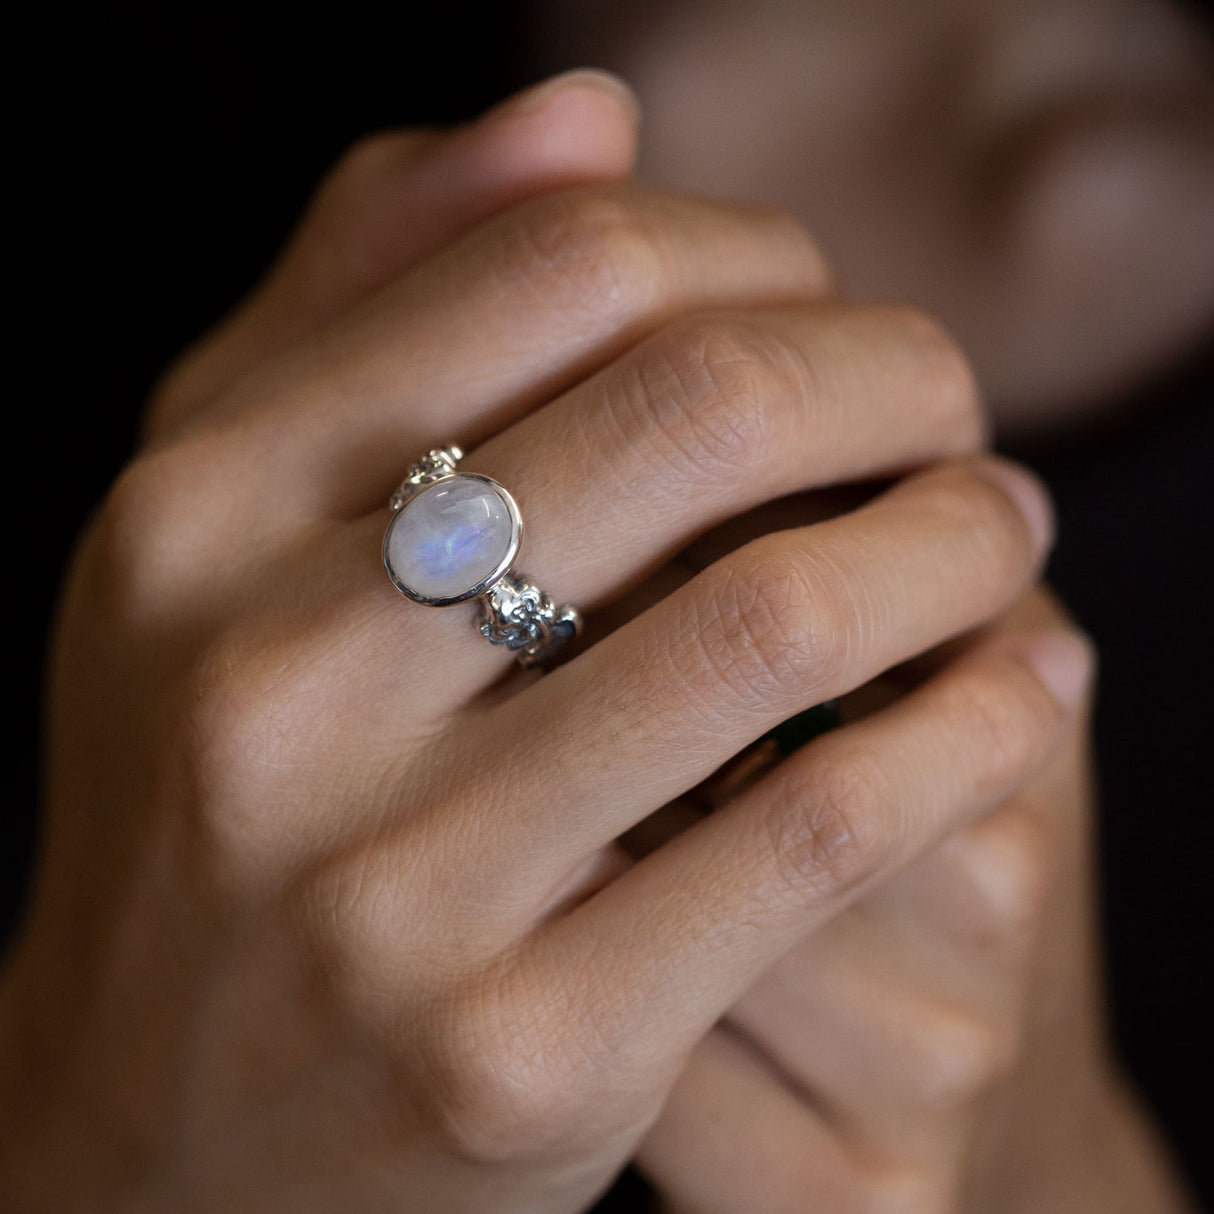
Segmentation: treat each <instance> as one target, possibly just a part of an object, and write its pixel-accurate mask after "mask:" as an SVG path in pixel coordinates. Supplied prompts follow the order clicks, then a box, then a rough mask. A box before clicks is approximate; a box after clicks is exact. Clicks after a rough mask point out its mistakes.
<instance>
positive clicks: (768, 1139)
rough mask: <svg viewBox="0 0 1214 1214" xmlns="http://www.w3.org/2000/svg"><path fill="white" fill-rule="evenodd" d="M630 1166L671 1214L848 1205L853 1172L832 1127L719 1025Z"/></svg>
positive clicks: (757, 1213)
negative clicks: (636, 1168)
mask: <svg viewBox="0 0 1214 1214" xmlns="http://www.w3.org/2000/svg"><path fill="white" fill-rule="evenodd" d="M637 1162H638V1164H639V1165H640V1167H641V1170H642V1171H643V1172H644V1173H645V1175H646V1176H647V1177H648V1178H649V1179H650V1180H651V1181H652V1182H653V1184H654V1185H655V1186H656V1187H657V1189H658V1190H659V1192H660V1193H661V1194H662V1196H663V1198H664V1200H665V1203H666V1204H665V1205H664V1206H663V1208H664V1209H668V1210H670V1211H671V1212H672V1214H684V1212H686V1214H691V1212H692V1211H694V1212H695V1214H739V1211H746V1214H776V1212H777V1211H786V1210H823V1211H827V1210H830V1211H836V1210H850V1209H854V1208H856V1190H857V1188H858V1187H859V1186H858V1185H857V1181H856V1178H855V1166H854V1164H853V1162H852V1160H851V1159H850V1158H849V1157H848V1154H847V1152H846V1150H845V1148H844V1146H843V1145H842V1144H841V1142H840V1141H839V1139H838V1138H837V1137H836V1135H835V1134H834V1132H833V1130H832V1129H831V1128H830V1127H829V1126H828V1125H827V1124H825V1123H824V1122H823V1121H822V1120H821V1119H820V1118H819V1117H818V1116H817V1114H816V1113H815V1111H814V1110H813V1108H812V1106H811V1105H809V1104H808V1103H807V1102H806V1094H805V1093H803V1092H798V1091H794V1090H790V1088H789V1087H788V1086H786V1085H785V1084H784V1083H783V1082H782V1081H781V1080H780V1079H779V1078H778V1077H775V1076H774V1075H773V1072H772V1070H771V1067H770V1066H769V1065H768V1064H767V1063H766V1062H765V1060H764V1058H763V1057H762V1056H761V1055H759V1054H757V1053H756V1052H755V1050H754V1048H753V1047H752V1046H751V1045H750V1044H749V1043H748V1042H747V1041H746V1040H745V1039H743V1038H741V1037H739V1036H738V1035H737V1034H736V1033H734V1032H732V1031H731V1030H730V1029H728V1028H727V1027H718V1028H715V1029H713V1031H712V1032H711V1033H709V1034H708V1036H707V1037H705V1038H704V1040H703V1041H702V1042H700V1044H699V1045H697V1046H696V1048H695V1051H694V1052H693V1053H692V1055H691V1057H690V1059H688V1061H687V1065H686V1067H685V1068H684V1070H683V1072H682V1073H681V1074H680V1076H679V1079H678V1082H677V1083H675V1085H674V1088H673V1089H672V1090H671V1093H670V1096H669V1097H668V1099H667V1101H666V1104H665V1106H664V1107H663V1109H662V1115H661V1117H660V1118H659V1119H658V1122H657V1124H656V1125H655V1126H654V1127H653V1128H652V1129H651V1130H650V1131H649V1133H648V1135H647V1136H646V1138H645V1140H644V1141H643V1142H642V1143H641V1145H640V1147H639V1149H638V1151H637ZM872 1179H873V1182H874V1186H876V1183H877V1181H878V1178H877V1177H876V1176H874V1177H873V1178H872ZM877 1195H878V1193H877V1191H876V1188H875V1187H874V1192H873V1194H872V1196H873V1197H874V1199H875V1198H876V1197H877ZM891 1196H892V1194H891ZM874 1206H875V1202H874Z"/></svg>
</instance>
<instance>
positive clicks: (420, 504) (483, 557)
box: [382, 446, 582, 666]
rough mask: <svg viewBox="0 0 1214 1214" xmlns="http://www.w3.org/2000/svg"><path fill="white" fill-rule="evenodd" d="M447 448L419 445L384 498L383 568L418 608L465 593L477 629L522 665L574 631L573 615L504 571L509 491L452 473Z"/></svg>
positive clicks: (516, 528)
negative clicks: (472, 603) (419, 453)
mask: <svg viewBox="0 0 1214 1214" xmlns="http://www.w3.org/2000/svg"><path fill="white" fill-rule="evenodd" d="M463 455H464V453H463V451H461V450H460V448H459V447H456V446H448V447H438V448H435V450H433V451H430V452H427V454H426V455H424V456H423V457H422V458H421V459H419V460H418V461H417V462H416V463H415V464H413V465H412V466H411V467H410V468H409V470H408V472H406V473H405V477H404V480H402V481H401V483H400V487H399V488H398V489H397V491H396V492H395V493H394V494H393V495H392V499H391V501H390V502H389V505H390V507H391V509H392V518H391V520H390V521H389V523H388V527H387V530H386V531H385V532H384V541H383V547H382V554H383V562H384V568H385V569H386V570H387V573H388V578H389V580H390V581H391V582H392V585H393V586H395V587H396V589H397V590H399V591H400V592H401V594H403V595H405V596H406V597H407V598H410V599H412V600H413V601H414V602H415V603H421V604H423V605H424V606H427V607H450V606H453V605H454V604H456V603H464V602H467V601H469V600H472V599H475V600H476V602H477V605H478V608H479V615H478V619H477V625H478V628H479V630H480V633H481V635H482V636H484V637H486V638H487V639H488V640H490V641H492V642H493V644H495V645H505V646H506V647H507V648H508V649H510V650H511V651H512V652H513V653H514V654H515V655H516V656H517V657H518V660H519V661H520V662H521V663H522V665H524V666H536V665H539V664H540V663H541V662H544V661H547V660H548V659H549V658H551V657H552V656H553V655H554V654H555V653H556V652H557V651H558V650H559V649H560V648H561V647H562V646H563V645H565V644H566V643H567V642H569V641H570V640H572V639H573V638H574V637H575V636H577V634H578V632H579V631H580V630H581V624H582V617H581V614H580V613H579V612H578V610H577V608H576V607H574V606H572V605H571V604H569V603H563V604H561V605H560V606H557V605H556V604H554V603H553V601H552V599H551V598H550V597H549V596H548V595H547V594H545V593H544V591H542V590H541V589H540V588H539V587H538V586H537V585H535V583H534V582H532V581H531V580H530V579H529V578H528V577H527V576H526V575H525V574H522V573H518V572H517V571H515V570H513V569H512V568H511V566H512V563H513V561H514V558H515V556H516V555H517V554H518V550H519V546H520V544H521V543H522V538H523V518H522V515H521V514H520V513H519V508H518V504H517V503H516V502H515V500H514V498H513V497H511V496H510V494H509V493H508V492H507V491H506V490H505V489H504V488H503V487H502V486H501V485H499V484H498V483H497V481H495V480H493V479H492V477H488V476H481V475H479V474H477V473H470V472H460V471H458V470H457V466H458V464H459V462H460V460H461V459H463Z"/></svg>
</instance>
